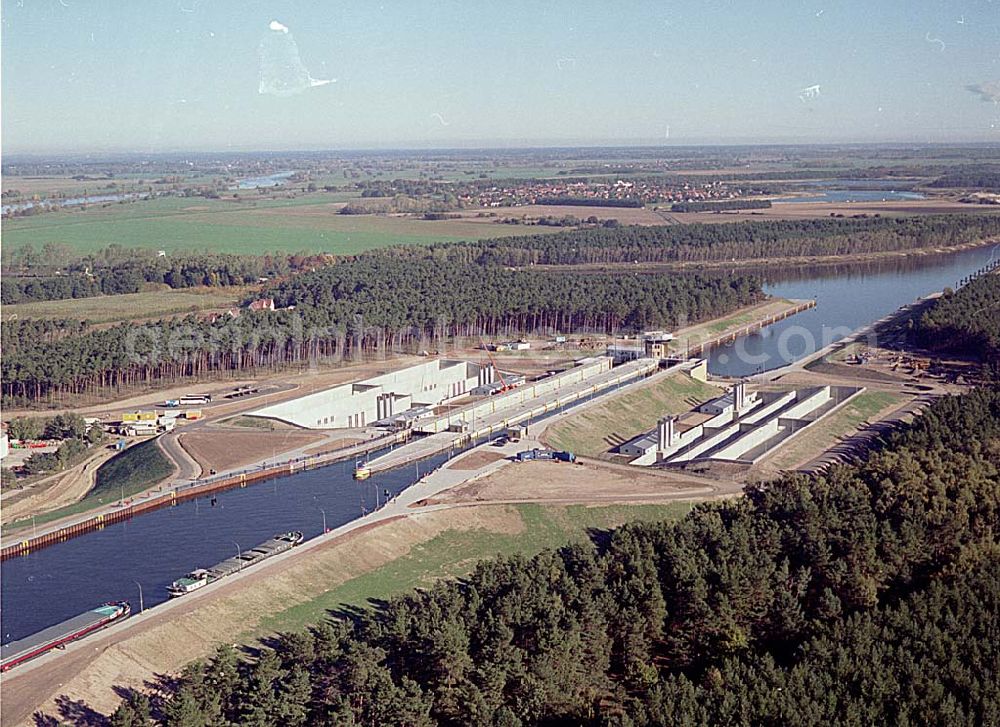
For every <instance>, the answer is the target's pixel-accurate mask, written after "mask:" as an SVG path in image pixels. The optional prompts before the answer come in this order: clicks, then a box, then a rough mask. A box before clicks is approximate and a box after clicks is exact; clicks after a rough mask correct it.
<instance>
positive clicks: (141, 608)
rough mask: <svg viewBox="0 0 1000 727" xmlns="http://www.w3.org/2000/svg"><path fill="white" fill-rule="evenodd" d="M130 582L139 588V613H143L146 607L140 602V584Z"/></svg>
mask: <svg viewBox="0 0 1000 727" xmlns="http://www.w3.org/2000/svg"><path fill="white" fill-rule="evenodd" d="M132 582H133V583H135V584H136V585H137V586H139V613H142V612H143V611H145V610H146V607H145V605H144V604H143V602H142V584H141V583H139V581H132Z"/></svg>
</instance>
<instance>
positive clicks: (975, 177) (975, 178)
mask: <svg viewBox="0 0 1000 727" xmlns="http://www.w3.org/2000/svg"><path fill="white" fill-rule="evenodd" d="M927 186H928V187H961V188H963V189H983V190H992V191H1000V169H998V168H997V167H965V168H962V169H958V170H956V171H952V172H949V173H948V174H945V175H943V176H940V177H938V178H937V179H935V180H934V181H933V182H931V183H930V184H928V185H927Z"/></svg>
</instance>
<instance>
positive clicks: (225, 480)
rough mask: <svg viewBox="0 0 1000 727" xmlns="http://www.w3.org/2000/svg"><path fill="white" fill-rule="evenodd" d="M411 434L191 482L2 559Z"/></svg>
mask: <svg viewBox="0 0 1000 727" xmlns="http://www.w3.org/2000/svg"><path fill="white" fill-rule="evenodd" d="M409 436H410V433H409V432H407V431H402V432H395V433H393V434H390V435H387V436H384V437H378V438H377V439H372V440H369V441H367V442H364V443H362V444H357V445H353V446H351V447H348V448H345V449H343V450H338V451H336V452H333V453H330V454H314V455H310V456H302V457H294V458H292V459H287V460H282V461H281V462H276V463H275V464H274V465H273V466H270V467H263V466H262V467H259V468H256V469H245V470H242V471H239V472H228V473H226V474H224V475H218V476H215V477H211V478H209V479H205V480H197V481H195V482H189V483H186V484H182V485H177V486H176V487H174V488H172V489H170V490H167V491H165V492H163V493H161V494H158V495H155V496H153V497H150V498H149V499H147V500H145V501H144V502H139V503H135V504H130V505H127V506H125V507H122V508H121V509H119V510H113V511H111V512H104V513H100V514H98V515H94V516H93V517H90V518H87V519H86V520H83V521H81V522H77V523H73V524H72V525H65V526H63V527H61V528H58V529H56V530H51V531H49V532H47V533H43V534H42V535H38V536H35V537H31V538H26V539H25V540H22V541H20V542H17V543H13V544H11V545H8V546H7V547H5V548H3V549H0V562H2V561H5V560H7V559H9V558H13V557H15V556H18V555H28V554H29V553H31V552H32V551H34V550H38V549H40V548H45V547H47V546H49V545H54V544H55V543H62V542H64V541H66V540H69V539H70V538H75V537H77V536H79V535H83V534H85V533H89V532H91V531H93V530H103V529H104V528H105V527H107V526H108V525H114V524H115V523H119V522H122V521H124V520H129V519H131V518H133V517H135V516H136V515H141V514H142V513H145V512H150V511H152V510H157V509H159V508H161V507H172V506H174V505H176V504H178V503H180V502H184V501H185V500H191V499H193V498H196V497H200V496H202V495H207V494H211V493H213V492H220V491H222V490H229V489H233V488H236V487H246V486H247V485H248V484H251V483H253V482H259V481H260V480H265V479H270V478H272V477H284V476H287V475H291V474H295V473H296V472H303V471H305V470H310V469H315V468H316V467H323V466H326V465H329V464H335V463H337V462H343V461H344V460H347V459H350V458H351V457H355V456H357V455H359V454H367V453H369V452H371V451H373V450H376V449H382V448H383V447H387V446H390V445H392V444H398V443H400V442H404V441H406V440H407V439H408V438H409Z"/></svg>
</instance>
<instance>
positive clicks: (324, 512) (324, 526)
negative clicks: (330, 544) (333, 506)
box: [319, 508, 326, 533]
mask: <svg viewBox="0 0 1000 727" xmlns="http://www.w3.org/2000/svg"><path fill="white" fill-rule="evenodd" d="M319 511H320V512H321V513H323V532H324V533H326V510H324V509H323V508H320V509H319Z"/></svg>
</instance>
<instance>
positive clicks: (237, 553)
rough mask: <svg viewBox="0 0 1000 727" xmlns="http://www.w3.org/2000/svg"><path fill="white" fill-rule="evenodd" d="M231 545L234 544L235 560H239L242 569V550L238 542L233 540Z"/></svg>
mask: <svg viewBox="0 0 1000 727" xmlns="http://www.w3.org/2000/svg"><path fill="white" fill-rule="evenodd" d="M233 545H235V546H236V560H238V561H239V562H240V570H243V551H242V550H240V544H239V543H237V542H236V541H235V540H234V541H233Z"/></svg>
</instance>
